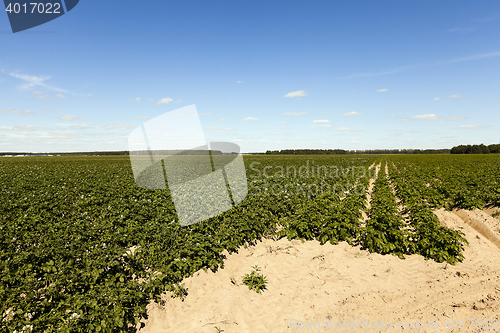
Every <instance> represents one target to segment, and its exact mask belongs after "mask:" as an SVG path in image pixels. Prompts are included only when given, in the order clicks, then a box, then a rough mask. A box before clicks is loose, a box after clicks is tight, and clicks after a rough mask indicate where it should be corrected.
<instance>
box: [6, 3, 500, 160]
mask: <svg viewBox="0 0 500 333" xmlns="http://www.w3.org/2000/svg"><path fill="white" fill-rule="evenodd" d="M499 31H500V2H498V1H481V2H479V1H435V0H434V1H425V0H424V1H401V0H397V1H396V0H394V1H389V0H387V1H378V0H377V1H375V0H370V1H294V0H292V1H235V0H233V1H217V0H214V1H176V2H173V1H123V0H122V1H111V0H109V1H96V0H82V1H80V3H79V4H78V6H76V7H75V8H74V9H73V10H72V11H71V12H69V13H67V14H66V15H63V16H62V17H60V18H58V19H56V20H54V21H51V22H48V23H46V24H44V25H41V26H39V27H35V28H33V29H30V30H27V31H24V32H19V33H16V34H13V33H12V32H11V30H10V25H9V22H8V18H7V14H6V13H3V14H1V13H0V151H4V152H5V151H30V152H53V151H61V152H64V151H95V150H127V138H128V135H129V133H130V132H131V131H132V130H133V129H134V128H135V127H137V126H139V125H140V124H142V123H143V122H144V121H147V119H153V118H154V117H156V116H159V115H161V114H163V113H165V112H169V111H172V110H175V109H177V108H180V107H183V106H187V105H191V104H195V105H196V107H197V110H198V112H199V114H200V116H201V117H200V119H201V123H202V125H203V128H204V131H205V135H206V137H207V140H209V141H229V142H234V143H237V144H239V145H240V146H241V149H242V151H243V152H252V151H265V150H268V149H272V150H274V149H289V148H344V149H376V148H451V147H452V146H454V145H458V144H474V143H484V144H491V143H499V142H500V135H499V134H498V133H500V131H499V124H500V80H499V78H500V34H499V33H498V32H499Z"/></svg>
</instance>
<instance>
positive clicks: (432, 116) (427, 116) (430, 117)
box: [413, 113, 439, 120]
mask: <svg viewBox="0 0 500 333" xmlns="http://www.w3.org/2000/svg"><path fill="white" fill-rule="evenodd" d="M413 119H417V120H437V119H439V116H436V115H435V114H434V113H431V114H421V115H418V116H415V117H413Z"/></svg>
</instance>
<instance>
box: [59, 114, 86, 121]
mask: <svg viewBox="0 0 500 333" xmlns="http://www.w3.org/2000/svg"><path fill="white" fill-rule="evenodd" d="M80 119H81V118H80V117H78V116H73V115H65V116H60V117H59V120H64V121H75V120H80Z"/></svg>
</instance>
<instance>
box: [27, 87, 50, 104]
mask: <svg viewBox="0 0 500 333" xmlns="http://www.w3.org/2000/svg"><path fill="white" fill-rule="evenodd" d="M31 94H32V95H34V96H36V98H38V99H41V100H44V101H48V100H49V99H50V96H49V95H47V94H45V91H40V90H35V91H32V92H31Z"/></svg>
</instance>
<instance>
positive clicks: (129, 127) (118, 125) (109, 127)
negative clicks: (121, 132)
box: [102, 124, 135, 129]
mask: <svg viewBox="0 0 500 333" xmlns="http://www.w3.org/2000/svg"><path fill="white" fill-rule="evenodd" d="M102 127H104V128H105V129H114V128H119V129H123V128H128V129H134V128H135V127H134V126H132V125H130V124H114V125H103V126H102Z"/></svg>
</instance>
